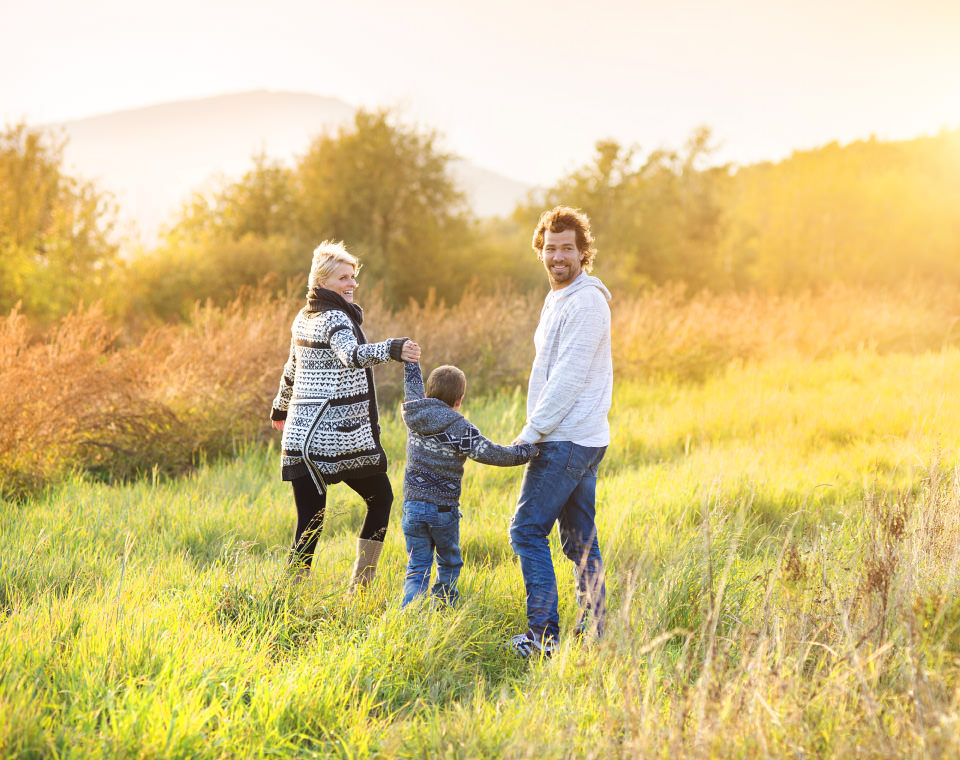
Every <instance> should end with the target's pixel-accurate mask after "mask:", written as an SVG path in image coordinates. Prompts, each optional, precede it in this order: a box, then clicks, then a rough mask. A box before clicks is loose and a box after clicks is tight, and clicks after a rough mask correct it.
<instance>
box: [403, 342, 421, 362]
mask: <svg viewBox="0 0 960 760" xmlns="http://www.w3.org/2000/svg"><path fill="white" fill-rule="evenodd" d="M400 358H401V359H403V360H404V361H405V362H418V361H420V346H419V345H418V344H416V343H414V342H413V341H412V340H407V341H406V342H404V344H403V348H402V349H400Z"/></svg>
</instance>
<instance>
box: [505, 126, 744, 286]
mask: <svg viewBox="0 0 960 760" xmlns="http://www.w3.org/2000/svg"><path fill="white" fill-rule="evenodd" d="M709 142H710V133H709V130H707V129H706V128H701V129H698V130H696V131H695V132H694V133H693V135H691V137H690V139H689V140H688V141H687V143H686V145H685V146H684V149H683V151H674V150H655V151H653V152H651V153H650V154H649V155H648V156H647V157H646V158H645V159H643V158H642V156H641V155H640V152H639V149H638V148H637V147H636V146H629V147H623V146H621V145H620V144H619V143H618V142H616V141H614V140H601V141H599V142H598V143H597V144H596V150H595V154H594V157H593V160H592V161H591V162H590V163H588V164H587V165H585V166H583V167H581V168H579V169H577V170H575V171H573V172H572V173H570V174H569V175H567V176H566V177H564V178H563V179H561V180H560V182H558V183H557V184H556V185H555V186H554V187H552V188H550V189H549V190H547V192H546V193H545V194H544V195H543V197H542V198H541V199H539V200H540V202H539V203H536V204H535V208H531V207H530V206H522V207H520V208H518V209H517V211H516V213H515V218H518V217H521V216H522V217H526V218H531V219H533V220H536V213H537V211H536V210H537V209H539V208H551V207H552V206H555V205H560V204H563V205H567V206H575V207H578V208H581V209H583V210H584V211H585V212H586V213H587V214H588V216H589V217H590V219H591V225H592V228H593V232H594V237H595V239H596V242H597V250H598V251H599V252H600V256H599V257H598V259H597V268H598V272H601V273H603V276H604V277H605V278H607V279H608V280H609V281H610V282H611V283H614V284H616V285H618V286H620V287H625V288H629V289H636V288H638V287H642V286H643V285H644V283H649V282H666V281H671V280H681V281H685V282H688V283H690V284H691V285H693V286H695V287H714V288H717V287H727V286H729V285H730V284H732V280H733V274H732V272H731V271H730V270H731V269H732V267H730V266H725V262H724V260H723V259H722V257H720V256H719V255H718V248H719V246H720V242H721V239H722V236H723V231H724V225H725V217H724V206H723V196H724V193H725V191H726V187H727V184H728V182H729V172H728V170H727V168H726V167H711V166H709V165H708V160H707V159H708V156H709V154H710V152H711V150H712V148H711V147H710V144H709ZM531 205H533V204H531Z"/></svg>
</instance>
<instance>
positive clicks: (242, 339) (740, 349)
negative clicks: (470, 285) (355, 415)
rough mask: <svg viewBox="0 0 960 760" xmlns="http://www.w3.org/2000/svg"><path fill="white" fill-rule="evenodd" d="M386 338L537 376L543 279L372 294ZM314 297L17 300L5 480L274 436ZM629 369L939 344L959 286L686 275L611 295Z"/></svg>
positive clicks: (171, 468)
mask: <svg viewBox="0 0 960 760" xmlns="http://www.w3.org/2000/svg"><path fill="white" fill-rule="evenodd" d="M362 301H363V305H364V307H365V315H366V317H365V321H364V329H365V331H366V333H367V336H368V338H369V339H370V340H371V341H377V340H382V339H385V338H388V337H400V336H409V337H411V338H414V339H416V340H417V341H418V342H419V343H420V344H421V345H422V347H423V352H424V353H423V365H424V370H425V371H429V370H430V369H431V368H432V367H434V366H436V365H438V364H456V365H457V366H459V367H461V368H462V369H463V370H464V371H465V372H466V374H467V378H468V384H469V385H468V388H469V393H470V394H472V395H489V394H493V393H496V392H499V391H501V390H504V389H515V388H518V387H519V388H522V387H523V386H524V385H525V383H526V379H527V374H528V372H529V368H530V362H531V360H532V358H533V332H534V329H535V327H536V323H537V319H538V316H539V308H540V304H541V295H540V294H522V293H516V292H510V291H505V292H503V293H499V294H497V295H496V296H487V295H480V294H478V293H468V294H467V295H466V296H464V297H463V298H462V299H461V300H460V302H459V303H457V304H455V305H451V304H446V303H445V302H444V301H443V300H442V299H439V298H437V297H436V295H434V294H431V296H430V297H429V298H428V299H427V301H426V302H425V303H422V304H417V303H413V302H411V303H410V304H409V305H408V306H406V307H405V308H402V309H393V310H391V309H389V308H387V307H386V306H385V303H384V299H383V297H382V294H381V293H380V292H379V291H377V290H376V289H375V290H373V291H371V292H368V293H365V294H364V298H363V299H362ZM300 306H301V298H300V296H298V295H292V294H276V293H273V294H271V293H267V292H252V293H248V294H246V295H244V296H243V297H242V298H238V299H237V300H236V301H234V302H233V303H230V304H228V305H226V306H223V307H216V306H212V305H209V304H207V305H200V304H198V305H197V306H196V307H195V308H194V311H193V313H192V314H191V316H190V319H189V320H187V321H186V322H184V323H182V324H171V325H161V326H157V327H154V328H152V329H150V330H148V331H146V332H145V334H143V335H142V336H140V337H139V338H138V339H136V340H133V339H131V338H130V337H129V336H126V335H124V334H123V333H122V332H121V330H120V329H119V328H118V327H117V326H116V325H115V324H114V323H113V322H112V321H111V319H110V318H109V317H107V316H106V315H105V313H104V310H103V308H102V307H101V306H99V305H95V306H92V307H86V308H81V309H78V310H77V311H75V312H74V313H73V314H71V315H69V316H68V317H66V318H65V319H63V320H62V321H61V322H60V323H59V324H57V325H56V326H55V327H54V328H52V329H50V330H49V331H47V332H46V333H45V334H42V335H40V336H35V335H32V334H31V330H30V325H29V324H28V321H27V319H26V318H25V317H24V316H23V315H22V314H21V313H20V312H19V311H18V310H16V309H14V310H13V311H12V312H11V313H10V314H9V315H8V316H7V317H6V318H5V319H4V320H3V321H2V323H0V414H2V419H3V420H4V425H3V426H0V492H2V493H3V494H5V495H7V496H14V497H16V496H21V495H24V494H27V493H30V492H35V491H36V490H37V489H39V488H42V487H43V486H44V485H46V484H48V483H51V482H55V481H57V480H59V479H60V478H62V477H63V476H64V475H65V474H66V473H68V472H70V471H72V470H75V469H80V470H84V471H87V472H89V473H91V474H93V475H94V476H97V477H102V478H105V479H115V478H125V477H130V476H133V475H136V474H137V473H141V472H145V471H151V470H154V469H156V470H157V471H159V472H163V473H169V474H176V473H179V472H183V471H185V470H187V469H189V468H190V467H192V466H193V465H195V464H196V463H197V462H198V461H199V460H200V459H202V458H204V457H215V456H218V455H221V454H223V453H229V452H232V451H234V450H235V448H236V446H237V445H238V444H240V443H244V442H249V441H252V440H257V439H263V440H269V439H271V436H273V433H272V432H271V429H270V426H269V421H268V416H269V407H270V402H271V400H272V399H273V396H274V394H275V393H276V390H277V384H278V380H279V377H280V372H281V368H282V366H283V363H284V361H285V360H286V356H287V351H288V349H289V341H290V337H289V330H290V324H291V321H292V319H293V316H294V314H295V313H296V311H297V309H299V308H300ZM611 310H612V320H613V322H612V332H613V353H614V367H615V373H616V375H617V377H618V378H621V379H627V378H631V379H644V378H661V377H672V378H675V379H676V380H677V381H679V382H696V381H700V380H703V379H704V378H706V377H708V376H709V375H710V374H712V373H716V372H718V371H723V370H724V369H725V368H726V367H728V366H729V365H730V364H731V363H735V362H746V361H754V360H763V359H768V358H771V357H775V356H779V355H784V354H790V355H799V356H810V357H820V356H825V355H829V354H831V353H837V352H843V351H860V350H869V351H875V352H878V353H888V352H911V353H913V352H922V351H929V350H938V349H940V348H942V347H943V346H945V345H955V344H957V343H958V342H960V332H958V330H957V329H956V327H957V323H958V319H960V298H958V297H957V296H956V295H954V294H953V293H951V292H950V291H949V290H947V289H944V290H942V291H932V290H931V289H929V288H925V289H920V288H913V289H912V288H909V287H905V288H902V289H900V290H897V291H885V292H880V291H876V290H871V291H867V290H863V289H857V288H852V287H847V286H844V287H834V288H831V289H828V290H825V291H823V292H821V293H819V294H803V295H799V296H791V297H772V296H761V295H750V294H724V295H712V294H709V293H706V292H703V293H699V294H695V295H692V296H690V295H688V294H686V293H685V292H684V290H683V288H682V287H679V286H665V287H662V288H656V289H652V290H650V291H648V292H646V293H643V294H640V295H624V294H616V297H615V299H614V300H613V301H612V303H611ZM376 378H377V387H378V394H379V399H380V403H381V407H382V408H383V411H384V412H385V413H389V411H390V410H391V408H394V407H395V405H396V404H397V402H398V401H399V400H400V398H401V397H402V393H403V386H402V382H403V378H402V373H401V372H400V371H399V369H398V368H397V367H395V366H391V365H385V366H382V367H379V368H378V369H377V371H376Z"/></svg>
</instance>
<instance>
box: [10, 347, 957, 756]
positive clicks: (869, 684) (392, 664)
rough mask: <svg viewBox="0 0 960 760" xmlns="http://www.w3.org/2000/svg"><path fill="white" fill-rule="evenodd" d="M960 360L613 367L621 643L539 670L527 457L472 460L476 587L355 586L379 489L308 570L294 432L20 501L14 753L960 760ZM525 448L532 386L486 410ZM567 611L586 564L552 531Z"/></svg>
mask: <svg viewBox="0 0 960 760" xmlns="http://www.w3.org/2000/svg"><path fill="white" fill-rule="evenodd" d="M958 389H960V351H958V350H956V349H945V350H944V351H942V352H937V353H928V354H922V355H918V356H905V355H887V356H880V355H877V354H873V353H859V354H843V355H839V356H835V357H833V358H829V359H821V360H817V361H814V360H808V359H801V358H789V357H784V358H778V359H776V360H769V361H765V362H762V363H757V364H745V365H733V366H731V367H730V368H728V369H727V370H726V371H725V372H724V373H722V374H721V375H718V376H713V377H710V378H708V379H707V380H706V381H705V382H703V383H700V384H686V385H684V384H677V383H671V382H668V381H658V382H656V383H649V384H644V383H630V384H621V385H619V386H618V387H617V389H616V393H615V399H614V409H613V412H612V416H611V423H612V428H613V443H612V445H611V447H610V450H609V453H608V456H607V458H606V460H605V462H604V465H603V466H602V468H601V481H600V487H599V493H598V513H599V529H600V538H601V546H602V548H603V552H604V557H605V560H606V564H607V571H608V580H607V585H608V594H609V602H608V603H609V615H610V618H609V624H608V634H607V636H606V637H605V638H604V639H603V640H602V641H601V642H599V643H585V644H580V643H578V642H576V641H575V640H573V639H572V637H565V638H564V640H563V641H562V642H561V649H560V652H559V654H558V655H557V656H556V657H554V658H553V660H550V661H546V662H542V663H541V662H534V663H528V662H522V661H518V660H515V659H514V658H512V657H511V655H510V654H509V653H508V652H506V651H505V650H504V649H503V647H502V642H503V641H504V640H505V639H507V638H508V637H509V636H511V635H512V634H514V633H518V632H520V631H521V630H523V629H524V627H525V616H524V600H523V587H522V583H521V578H520V571H519V566H518V564H517V563H516V561H515V559H514V557H513V554H512V551H511V549H510V547H509V543H508V540H507V528H508V524H509V520H510V516H511V514H512V510H513V506H514V502H515V498H516V494H517V490H518V487H519V483H520V477H521V469H520V468H516V469H499V468H485V467H481V466H479V465H476V464H474V463H469V464H468V465H467V474H466V479H465V483H464V499H463V512H464V519H463V523H462V543H463V552H464V559H465V567H464V571H463V575H462V576H461V585H460V588H461V592H462V595H463V603H462V605H461V606H460V607H459V608H458V609H457V610H455V611H434V610H431V609H427V608H421V609H409V610H405V611H404V612H400V611H399V610H398V609H397V606H398V602H399V599H400V588H401V579H402V575H403V569H404V564H405V556H404V550H403V537H402V534H401V531H400V528H399V516H400V503H401V502H400V498H399V497H400V493H399V491H400V484H401V482H402V468H403V446H404V431H403V428H402V424H401V423H400V422H399V421H398V419H397V417H396V415H395V414H392V413H391V411H392V410H383V411H384V418H385V419H384V440H385V444H386V446H387V451H388V455H389V456H390V458H391V462H392V464H391V470H390V474H391V479H392V481H393V483H394V484H395V488H396V491H397V496H398V499H397V501H396V502H395V505H394V509H395V511H394V515H393V517H392V519H391V531H390V533H389V535H388V537H387V543H386V547H385V551H384V556H383V559H382V562H381V571H380V573H379V575H378V577H377V579H376V581H375V582H374V584H373V586H372V587H371V588H370V589H369V590H368V591H367V592H366V593H364V594H362V595H360V596H358V597H355V598H352V599H351V598H348V597H347V596H346V595H345V594H344V591H345V587H346V583H347V579H348V574H349V568H350V564H351V562H352V559H353V551H354V546H355V535H356V531H357V528H358V526H359V523H360V520H361V504H360V500H359V498H358V497H356V496H355V495H354V494H353V492H352V491H350V490H349V489H348V488H346V487H345V486H342V485H341V486H335V487H334V488H333V489H332V491H331V506H330V509H329V510H328V522H327V526H326V528H325V531H324V535H323V537H322V538H321V542H320V547H319V550H318V555H317V558H316V561H315V568H316V572H315V573H314V575H313V576H312V577H311V579H310V580H309V581H308V582H307V583H305V584H303V585H301V586H299V587H291V586H289V585H288V584H287V583H286V582H285V580H284V578H285V576H284V573H283V567H284V556H285V552H286V547H287V545H288V543H289V541H290V538H291V535H292V531H293V526H294V514H295V513H294V507H293V500H292V494H291V492H290V489H289V485H287V484H285V483H282V482H281V481H280V479H279V462H278V459H279V457H278V454H277V451H276V448H275V447H274V448H271V449H267V448H262V447H253V448H246V449H244V450H240V451H238V452H237V454H236V457H235V458H234V459H233V460H232V461H221V462H218V463H216V464H213V465H210V466H206V467H202V468H200V469H198V470H197V471H195V472H194V473H193V474H192V475H190V476H188V477H185V478H183V479H178V480H165V479H163V478H148V479H146V480H143V481H140V482H136V483H131V484H128V485H122V486H108V485H102V484H98V483H93V482H89V481H87V480H84V479H83V478H82V477H77V478H75V479H73V480H72V481H71V482H69V483H67V484H66V485H64V486H61V487H58V488H57V489H55V490H53V491H51V492H50V493H48V494H47V495H45V496H44V497H42V498H37V499H34V500H32V501H29V502H26V503H22V504H13V503H4V504H2V506H0V754H2V756H3V757H10V758H12V757H17V758H30V757H57V758H60V757H63V758H66V757H144V758H149V757H183V758H188V757H189V758H192V757H211V758H212V757H223V758H226V757H284V756H290V757H294V756H296V757H302V756H306V757H311V756H315V757H342V758H367V757H410V758H419V757H431V758H433V757H436V758H480V757H509V758H526V757H529V758H567V757H593V758H618V757H630V758H633V757H662V758H679V757H777V758H780V757H796V758H809V757H863V758H867V757H890V758H893V757H930V758H939V757H945V756H954V757H957V756H960V678H958V673H960V597H958V593H957V592H958V583H957V577H958V573H957V569H958V565H960V480H958V469H957V466H958V451H960V391H958ZM466 411H467V413H468V415H469V416H470V417H471V419H472V420H473V421H474V422H475V423H476V424H477V425H478V426H479V427H480V429H481V430H483V431H484V433H486V434H487V435H488V436H490V437H491V438H494V439H495V440H499V441H509V440H512V438H513V437H514V435H515V434H516V433H517V432H518V431H519V429H520V426H521V422H522V417H523V395H522V393H521V392H519V391H517V392H515V393H513V394H505V395H502V396H500V397H496V398H492V399H482V400H471V399H470V398H469V397H468V399H467V404H466ZM554 557H555V563H556V567H557V572H558V579H559V581H560V592H561V597H560V603H561V625H562V632H563V633H566V632H567V631H568V630H569V628H570V627H571V625H572V620H573V616H574V611H575V610H574V600H573V583H572V572H571V567H570V565H569V563H568V562H567V561H566V560H565V559H564V558H563V556H562V554H561V553H560V552H559V550H558V547H557V545H556V543H554Z"/></svg>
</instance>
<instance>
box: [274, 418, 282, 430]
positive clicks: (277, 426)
mask: <svg viewBox="0 0 960 760" xmlns="http://www.w3.org/2000/svg"><path fill="white" fill-rule="evenodd" d="M283 423H284V420H273V429H274V430H279V431H281V432H282V431H283Z"/></svg>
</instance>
